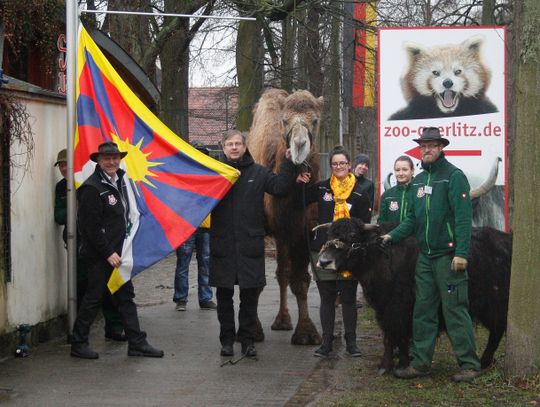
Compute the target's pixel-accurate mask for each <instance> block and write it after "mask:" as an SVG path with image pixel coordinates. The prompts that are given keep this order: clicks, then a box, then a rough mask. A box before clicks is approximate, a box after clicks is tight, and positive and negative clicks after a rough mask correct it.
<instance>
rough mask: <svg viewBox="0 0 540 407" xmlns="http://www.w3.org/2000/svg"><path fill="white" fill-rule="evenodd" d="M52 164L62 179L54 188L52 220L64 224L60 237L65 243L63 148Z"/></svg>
mask: <svg viewBox="0 0 540 407" xmlns="http://www.w3.org/2000/svg"><path fill="white" fill-rule="evenodd" d="M54 166H55V167H58V171H60V174H61V175H62V179H61V180H60V181H58V182H57V183H56V187H55V188H54V221H55V222H56V223H57V224H59V225H63V226H64V230H63V231H62V239H64V243H66V244H67V231H66V224H67V180H66V176H67V153H66V149H65V148H64V149H63V150H60V151H59V152H58V155H57V156H56V162H55V163H54Z"/></svg>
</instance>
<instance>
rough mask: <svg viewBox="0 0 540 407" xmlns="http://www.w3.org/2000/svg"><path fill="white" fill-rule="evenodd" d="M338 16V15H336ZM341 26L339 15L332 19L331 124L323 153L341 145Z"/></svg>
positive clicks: (329, 90)
mask: <svg viewBox="0 0 540 407" xmlns="http://www.w3.org/2000/svg"><path fill="white" fill-rule="evenodd" d="M336 14H337V13H336ZM340 24H341V20H340V19H339V17H338V16H337V15H335V16H333V17H332V31H331V33H330V65H331V66H332V67H334V69H331V70H330V86H329V89H328V92H327V93H328V95H329V102H328V104H329V106H330V123H329V125H328V127H327V128H326V134H327V137H326V143H325V146H324V149H323V150H321V151H331V150H332V148H333V147H334V146H335V145H336V144H339V132H340V104H341V92H340V69H339V66H341V63H340V58H341V55H340V52H339V50H340V41H341V39H340V35H339V34H340Z"/></svg>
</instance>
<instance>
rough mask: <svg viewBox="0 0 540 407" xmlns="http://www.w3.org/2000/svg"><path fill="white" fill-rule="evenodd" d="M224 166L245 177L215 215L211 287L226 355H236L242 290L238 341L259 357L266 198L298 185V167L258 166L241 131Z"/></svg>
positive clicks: (227, 144)
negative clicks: (273, 168) (236, 306)
mask: <svg viewBox="0 0 540 407" xmlns="http://www.w3.org/2000/svg"><path fill="white" fill-rule="evenodd" d="M223 152H224V153H225V157H226V158H225V160H224V162H225V163H226V164H228V165H230V166H232V167H234V168H236V169H237V170H238V171H239V172H240V177H239V178H238V180H237V181H236V183H235V184H234V185H233V187H232V188H231V189H230V191H229V192H228V193H227V195H226V196H225V198H224V199H223V200H222V201H221V202H220V203H219V204H218V205H217V206H216V208H215V209H214V210H213V211H212V225H211V228H210V252H211V257H210V281H209V283H210V285H211V286H213V287H217V289H216V299H217V314H218V319H219V323H220V333H219V338H220V341H221V345H222V348H221V355H222V356H232V355H233V354H234V351H233V344H234V340H235V334H236V331H235V317H234V305H233V294H234V286H235V285H238V286H239V287H240V309H239V314H238V320H239V328H238V337H237V339H238V340H239V341H240V342H241V343H242V354H244V355H247V356H255V355H256V350H255V346H254V345H253V340H254V337H255V331H256V327H257V302H258V297H259V291H260V289H261V288H262V287H264V286H265V285H266V279H265V275H264V236H265V230H264V205H263V203H264V194H265V192H267V193H269V194H272V195H276V196H284V195H286V194H287V193H288V192H289V191H291V190H292V188H293V186H294V184H295V177H296V174H295V167H294V164H292V162H291V161H289V160H285V162H284V164H283V165H282V167H281V169H280V174H274V173H273V172H271V171H270V170H268V169H267V168H265V167H262V166H260V165H258V164H255V162H254V161H253V158H252V157H251V154H250V153H249V152H248V151H247V148H246V139H245V136H244V135H243V134H242V133H241V132H239V131H236V130H233V131H230V132H228V133H226V134H225V136H224V137H223Z"/></svg>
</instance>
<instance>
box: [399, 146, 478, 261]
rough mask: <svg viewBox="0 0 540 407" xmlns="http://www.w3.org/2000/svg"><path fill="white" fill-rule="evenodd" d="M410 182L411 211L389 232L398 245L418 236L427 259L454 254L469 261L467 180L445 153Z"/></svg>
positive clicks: (469, 208)
mask: <svg viewBox="0 0 540 407" xmlns="http://www.w3.org/2000/svg"><path fill="white" fill-rule="evenodd" d="M422 167H423V168H424V171H423V172H421V173H420V174H418V175H417V176H416V177H415V178H414V179H413V180H412V182H411V188H410V191H409V194H410V195H409V205H410V210H409V212H408V214H407V216H406V218H405V219H404V220H403V222H402V223H401V224H400V225H399V226H398V227H397V228H395V229H394V230H392V231H391V232H390V236H392V240H393V241H395V242H399V241H400V240H402V239H404V238H405V237H407V236H409V235H411V234H412V233H415V235H416V240H417V241H418V247H419V248H420V250H421V251H422V253H424V254H425V255H427V256H430V257H437V256H441V255H444V254H452V253H455V254H454V255H455V256H459V257H463V258H467V257H468V255H469V246H470V243H471V227H472V205H471V198H470V196H469V191H470V186H469V182H468V181H467V177H466V176H465V174H463V172H462V171H461V170H460V169H459V168H457V167H456V166H454V165H452V164H450V163H449V162H448V160H446V158H445V157H444V153H441V156H440V157H439V158H438V159H437V160H436V161H435V162H434V163H433V164H432V165H430V166H424V165H423V164H422Z"/></svg>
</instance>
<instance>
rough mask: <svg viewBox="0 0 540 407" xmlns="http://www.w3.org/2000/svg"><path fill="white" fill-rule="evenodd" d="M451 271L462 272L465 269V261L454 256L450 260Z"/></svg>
mask: <svg viewBox="0 0 540 407" xmlns="http://www.w3.org/2000/svg"><path fill="white" fill-rule="evenodd" d="M451 269H452V271H463V270H465V269H467V259H464V258H463V257H458V256H455V257H454V258H453V259H452V266H451Z"/></svg>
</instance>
